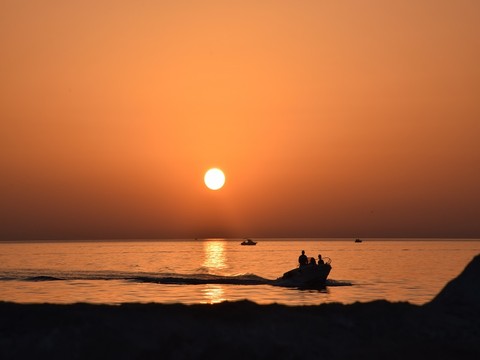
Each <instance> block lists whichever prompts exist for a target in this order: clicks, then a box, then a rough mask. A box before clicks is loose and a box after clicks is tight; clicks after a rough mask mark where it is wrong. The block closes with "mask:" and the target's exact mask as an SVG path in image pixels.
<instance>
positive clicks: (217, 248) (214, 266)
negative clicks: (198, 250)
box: [202, 240, 227, 304]
mask: <svg viewBox="0 0 480 360" xmlns="http://www.w3.org/2000/svg"><path fill="white" fill-rule="evenodd" d="M203 255H204V259H203V267H204V268H206V269H207V270H208V273H215V274H216V275H219V274H218V270H223V269H225V268H226V267H227V265H226V262H227V259H226V252H225V242H224V241H222V240H210V241H206V242H204V245H203ZM202 295H203V297H204V301H202V303H206V304H215V303H219V302H222V301H225V300H226V298H225V289H224V286H222V285H216V284H208V285H206V286H205V288H204V289H202Z"/></svg>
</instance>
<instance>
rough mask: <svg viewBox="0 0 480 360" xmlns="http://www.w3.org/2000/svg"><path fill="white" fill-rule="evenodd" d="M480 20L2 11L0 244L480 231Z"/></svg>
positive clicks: (33, 5)
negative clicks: (215, 172) (221, 174)
mask: <svg viewBox="0 0 480 360" xmlns="http://www.w3.org/2000/svg"><path fill="white" fill-rule="evenodd" d="M479 14H480V2H478V1H473V0H470V1H467V0H457V1H446V0H438V1H422V0H419V1H405V0H401V1H400V0H399V1H397V0H393V1H382V0H378V1H368V0H366V1H353V0H352V1H347V0H346V1H318V0H316V1H313V0H312V1H293V0H292V1H278V0H276V1H238V2H234V1H182V0H179V1H151V0H144V1H113V0H112V1H89V0H88V1H76V2H70V1H60V0H58V1H52V0H44V1H13V0H6V1H2V2H1V3H0V48H1V49H2V50H1V52H2V55H1V56H0V78H1V82H0V150H1V151H0V171H1V173H0V175H1V177H0V200H1V201H0V239H20V238H25V239H37V238H42V239H43V238H60V239H66V238H144V237H150V238H151V237H153V238H172V237H173V238H184V237H186V238H193V237H244V236H249V237H260V236H268V237H297V236H298V237H305V236H311V237H356V236H360V237H377V236H378V237H384V236H385V237H408V236H412V237H424V236H427V237H428V236H433V237H480V221H479V218H480V217H479V215H480V185H479V184H480V165H479V164H480V140H479V139H480V66H479V64H480V21H478V20H479ZM212 166H216V167H220V168H222V169H223V170H224V171H225V173H226V176H227V183H226V186H225V187H224V188H223V189H222V190H220V191H217V192H214V191H211V190H208V189H207V188H206V187H205V186H204V184H203V175H204V172H205V171H206V170H207V169H208V168H209V167H212Z"/></svg>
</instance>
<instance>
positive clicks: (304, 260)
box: [298, 250, 308, 266]
mask: <svg viewBox="0 0 480 360" xmlns="http://www.w3.org/2000/svg"><path fill="white" fill-rule="evenodd" d="M298 263H299V264H300V266H305V265H307V264H308V258H307V255H305V250H302V255H300V256H299V257H298Z"/></svg>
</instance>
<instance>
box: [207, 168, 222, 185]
mask: <svg viewBox="0 0 480 360" xmlns="http://www.w3.org/2000/svg"><path fill="white" fill-rule="evenodd" d="M203 180H204V181H205V185H207V187H208V188H209V189H210V190H218V189H221V188H222V187H223V185H224V184H225V174H224V173H223V171H222V170H220V169H217V168H212V169H209V170H208V171H207V172H206V173H205V176H204V177H203Z"/></svg>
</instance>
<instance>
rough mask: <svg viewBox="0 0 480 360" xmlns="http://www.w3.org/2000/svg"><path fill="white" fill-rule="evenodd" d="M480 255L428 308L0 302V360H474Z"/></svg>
mask: <svg viewBox="0 0 480 360" xmlns="http://www.w3.org/2000/svg"><path fill="white" fill-rule="evenodd" d="M479 278H480V255H479V256H476V257H475V258H474V259H473V260H472V262H471V263H470V264H469V265H468V266H467V267H466V268H465V270H464V271H463V272H462V274H460V275H459V276H458V277H457V278H456V279H454V280H452V281H451V282H450V283H448V284H447V285H446V286H445V288H444V289H443V290H442V291H441V292H440V294H438V295H437V297H436V298H435V299H434V300H433V301H432V302H430V303H428V304H426V305H423V306H416V305H412V304H409V303H390V302H387V301H374V302H369V303H355V304H351V305H342V304H324V305H318V306H295V307H291V306H284V305H257V304H255V303H252V302H249V301H240V302H225V303H221V304H216V305H181V304H172V305H166V304H123V305H119V306H111V305H91V304H72V305H52V304H16V303H5V302H4V303H0V318H1V323H0V358H2V359H22V358H25V359H27V358H42V359H43V358H45V359H47V358H48V359H67V358H68V359H86V358H89V359H92V358H94V359H100V358H102V359H153V358H155V359H275V358H277V359H300V358H305V357H307V358H314V359H386V358H388V359H406V358H408V359H479V358H480V282H479V281H478V279H479Z"/></svg>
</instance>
